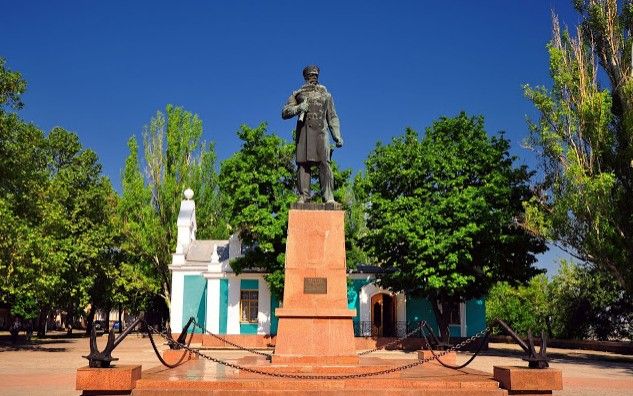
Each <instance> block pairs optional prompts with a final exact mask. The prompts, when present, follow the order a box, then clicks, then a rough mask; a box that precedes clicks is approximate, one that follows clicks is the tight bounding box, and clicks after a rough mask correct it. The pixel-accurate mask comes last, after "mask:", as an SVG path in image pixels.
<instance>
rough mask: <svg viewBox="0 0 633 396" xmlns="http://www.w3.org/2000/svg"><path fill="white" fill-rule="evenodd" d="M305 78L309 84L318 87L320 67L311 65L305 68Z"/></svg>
mask: <svg viewBox="0 0 633 396" xmlns="http://www.w3.org/2000/svg"><path fill="white" fill-rule="evenodd" d="M303 78H304V79H305V80H306V82H307V83H308V84H312V85H316V84H318V83H319V66H317V65H309V66H306V67H304V68H303Z"/></svg>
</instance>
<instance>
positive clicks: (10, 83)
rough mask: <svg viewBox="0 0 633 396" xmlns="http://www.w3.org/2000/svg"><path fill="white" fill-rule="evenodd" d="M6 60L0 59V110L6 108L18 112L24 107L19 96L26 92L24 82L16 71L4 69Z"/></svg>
mask: <svg viewBox="0 0 633 396" xmlns="http://www.w3.org/2000/svg"><path fill="white" fill-rule="evenodd" d="M5 65H6V60H5V59H4V58H2V57H0V109H1V108H2V107H5V106H8V107H11V108H13V109H15V110H19V109H21V108H22V107H23V106H24V103H22V99H21V98H20V96H21V95H22V94H23V93H24V92H26V81H25V80H24V79H23V78H22V75H21V74H20V73H19V72H17V71H11V70H9V69H7V68H6V67H5Z"/></svg>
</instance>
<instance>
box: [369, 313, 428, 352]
mask: <svg viewBox="0 0 633 396" xmlns="http://www.w3.org/2000/svg"><path fill="white" fill-rule="evenodd" d="M425 324H426V321H421V322H420V325H419V326H417V327H416V328H415V329H413V330H412V331H410V332H408V333H407V334H405V335H404V336H403V337H400V338H398V339H397V340H394V341H391V342H388V343H387V344H385V345H383V346H381V347H376V348H374V349H370V350H368V351H363V352H360V353H359V354H358V356H363V355H368V354H370V353H373V352H376V351H379V350H381V349H385V348H388V347H390V346H393V345H396V344H398V343H399V342H402V341H404V340H406V339H407V338H409V337H411V336H412V335H413V334H415V333H417V332H419V331H420V330H421V329H422V326H424V325H425Z"/></svg>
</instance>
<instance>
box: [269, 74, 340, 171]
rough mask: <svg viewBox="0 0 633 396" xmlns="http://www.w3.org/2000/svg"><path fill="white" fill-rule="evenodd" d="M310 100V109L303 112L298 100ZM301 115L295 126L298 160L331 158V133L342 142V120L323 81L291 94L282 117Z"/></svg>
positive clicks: (321, 160)
mask: <svg viewBox="0 0 633 396" xmlns="http://www.w3.org/2000/svg"><path fill="white" fill-rule="evenodd" d="M304 101H307V102H308V111H307V112H306V113H304V114H303V115H301V109H300V108H299V104H300V103H302V102H304ZM296 115H298V116H299V119H298V120H297V129H296V144H297V157H296V161H297V163H304V162H324V161H327V162H329V161H330V146H329V140H328V134H329V133H331V134H332V138H333V139H334V141H335V142H339V141H341V142H342V139H341V131H340V124H339V120H338V116H337V115H336V110H335V109H334V102H333V100H332V95H330V93H329V92H328V91H327V89H325V87H324V86H323V85H318V84H317V85H311V84H305V85H304V86H302V87H301V88H299V90H298V91H295V92H293V93H292V95H290V97H289V98H288V101H287V102H286V105H285V106H284V109H283V111H282V113H281V116H282V118H283V119H286V120H287V119H289V118H292V117H294V116H296Z"/></svg>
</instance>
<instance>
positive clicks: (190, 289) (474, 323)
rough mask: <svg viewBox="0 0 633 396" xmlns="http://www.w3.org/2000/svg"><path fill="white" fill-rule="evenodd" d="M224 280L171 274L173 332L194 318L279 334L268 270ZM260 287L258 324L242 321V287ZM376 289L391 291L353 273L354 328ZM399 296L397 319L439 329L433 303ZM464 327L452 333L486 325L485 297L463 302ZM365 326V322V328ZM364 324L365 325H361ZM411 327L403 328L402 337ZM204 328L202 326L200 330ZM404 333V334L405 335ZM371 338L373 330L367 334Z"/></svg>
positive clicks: (366, 316)
mask: <svg viewBox="0 0 633 396" xmlns="http://www.w3.org/2000/svg"><path fill="white" fill-rule="evenodd" d="M223 276H225V277H224V278H209V279H205V277H204V276H203V275H202V273H201V272H197V273H196V272H173V274H172V306H171V323H172V331H173V332H175V333H178V332H180V331H182V326H184V324H185V323H186V322H187V320H188V319H189V317H190V316H194V317H195V318H196V320H197V321H198V322H199V323H205V325H206V328H207V330H209V331H211V332H213V333H216V334H260V335H266V334H276V333H277V326H278V319H277V317H276V316H275V314H274V312H275V308H277V307H279V305H280V301H279V299H277V298H275V297H274V296H272V295H271V293H270V290H269V288H268V284H267V283H266V281H265V279H264V275H263V274H241V275H239V276H235V275H233V274H231V273H224V274H223ZM243 289H256V290H258V292H259V293H258V315H257V323H242V322H241V321H240V291H241V290H243ZM377 293H389V292H387V291H385V290H383V289H380V288H378V287H377V286H376V285H375V284H374V283H373V276H371V275H362V274H361V275H358V274H355V275H352V279H351V281H350V282H349V283H348V293H347V298H348V307H349V308H350V309H356V311H357V315H356V317H354V318H353V322H354V325H355V326H358V325H359V323H360V322H369V321H371V298H372V297H373V296H374V295H376V294H377ZM389 294H391V295H392V296H393V297H394V298H395V299H396V318H395V320H396V322H399V323H401V324H406V325H407V326H409V327H410V325H412V324H415V323H417V322H419V321H421V320H425V321H427V323H429V325H430V326H431V327H432V328H433V329H434V330H435V331H437V328H438V327H437V322H436V320H435V315H434V313H433V309H432V307H431V304H430V302H429V301H428V300H427V299H425V298H418V297H407V296H405V295H404V293H389ZM460 318H461V325H452V326H451V328H450V332H451V336H462V337H467V336H468V337H470V336H472V335H474V334H476V333H477V332H479V331H481V330H483V329H484V328H485V303H484V301H483V300H482V299H479V300H470V301H467V302H466V303H464V304H461V308H460ZM365 327H366V326H365ZM359 328H361V327H359ZM405 329H406V327H403V326H399V327H398V336H402V335H404V333H405ZM200 331H201V330H198V332H200ZM400 333H402V334H400ZM364 335H366V336H368V335H370V334H364Z"/></svg>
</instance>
